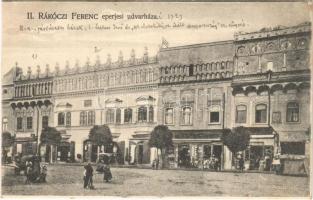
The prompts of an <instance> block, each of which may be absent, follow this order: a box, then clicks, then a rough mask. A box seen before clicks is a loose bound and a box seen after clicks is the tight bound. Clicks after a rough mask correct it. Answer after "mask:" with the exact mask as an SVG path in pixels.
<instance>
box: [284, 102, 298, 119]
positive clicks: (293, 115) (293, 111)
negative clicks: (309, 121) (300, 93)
mask: <svg viewBox="0 0 313 200" xmlns="http://www.w3.org/2000/svg"><path fill="white" fill-rule="evenodd" d="M299 110H300V109H299V104H298V103H296V102H289V103H288V104H287V122H299Z"/></svg>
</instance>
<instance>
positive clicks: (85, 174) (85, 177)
mask: <svg viewBox="0 0 313 200" xmlns="http://www.w3.org/2000/svg"><path fill="white" fill-rule="evenodd" d="M84 169H85V170H84V177H83V180H84V188H87V186H88V180H87V165H85V166H84Z"/></svg>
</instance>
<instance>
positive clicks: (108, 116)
mask: <svg viewBox="0 0 313 200" xmlns="http://www.w3.org/2000/svg"><path fill="white" fill-rule="evenodd" d="M106 122H107V123H114V109H108V110H107V111H106Z"/></svg>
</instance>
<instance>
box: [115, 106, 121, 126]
mask: <svg viewBox="0 0 313 200" xmlns="http://www.w3.org/2000/svg"><path fill="white" fill-rule="evenodd" d="M115 118H116V119H115V120H116V123H117V124H120V123H121V109H119V108H117V109H116V117H115Z"/></svg>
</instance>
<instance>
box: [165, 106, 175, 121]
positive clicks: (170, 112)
mask: <svg viewBox="0 0 313 200" xmlns="http://www.w3.org/2000/svg"><path fill="white" fill-rule="evenodd" d="M173 117H174V109H173V108H166V109H165V124H173V123H174V119H173Z"/></svg>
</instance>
